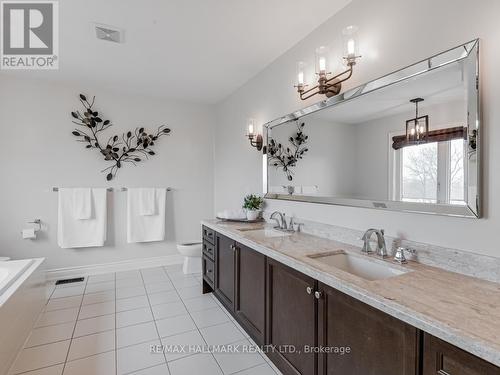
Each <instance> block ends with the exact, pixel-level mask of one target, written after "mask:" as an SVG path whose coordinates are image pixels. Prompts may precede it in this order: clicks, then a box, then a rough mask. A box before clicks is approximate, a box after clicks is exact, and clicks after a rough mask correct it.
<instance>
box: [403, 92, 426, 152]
mask: <svg viewBox="0 0 500 375" xmlns="http://www.w3.org/2000/svg"><path fill="white" fill-rule="evenodd" d="M423 101H424V99H422V98H414V99H411V100H410V103H414V104H415V118H412V119H410V120H407V121H406V140H407V142H408V143H411V144H419V143H423V142H425V141H427V136H428V134H429V115H425V116H419V115H418V103H420V102H423Z"/></svg>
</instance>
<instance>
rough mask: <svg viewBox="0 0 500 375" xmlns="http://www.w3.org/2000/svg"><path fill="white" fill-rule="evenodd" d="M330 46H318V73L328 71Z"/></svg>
mask: <svg viewBox="0 0 500 375" xmlns="http://www.w3.org/2000/svg"><path fill="white" fill-rule="evenodd" d="M328 53H329V49H328V47H325V46H321V47H318V48H316V73H318V74H325V73H328Z"/></svg>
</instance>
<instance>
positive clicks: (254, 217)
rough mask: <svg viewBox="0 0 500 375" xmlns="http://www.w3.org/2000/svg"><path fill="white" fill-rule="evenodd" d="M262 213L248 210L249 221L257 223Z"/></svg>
mask: <svg viewBox="0 0 500 375" xmlns="http://www.w3.org/2000/svg"><path fill="white" fill-rule="evenodd" d="M259 215H260V211H259V210H247V220H248V221H255V220H257V219H258V218H259Z"/></svg>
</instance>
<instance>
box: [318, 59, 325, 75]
mask: <svg viewBox="0 0 500 375" xmlns="http://www.w3.org/2000/svg"><path fill="white" fill-rule="evenodd" d="M318 65H319V72H320V73H325V72H326V59H325V58H324V57H320V58H319V62H318Z"/></svg>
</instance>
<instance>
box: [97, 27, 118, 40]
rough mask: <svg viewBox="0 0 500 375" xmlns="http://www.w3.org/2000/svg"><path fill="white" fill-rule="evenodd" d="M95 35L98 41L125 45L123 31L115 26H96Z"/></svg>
mask: <svg viewBox="0 0 500 375" xmlns="http://www.w3.org/2000/svg"><path fill="white" fill-rule="evenodd" d="M95 35H96V37H97V39H101V40H106V41H108V42H114V43H123V30H121V29H119V28H117V27H114V26H107V25H97V24H96V25H95Z"/></svg>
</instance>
